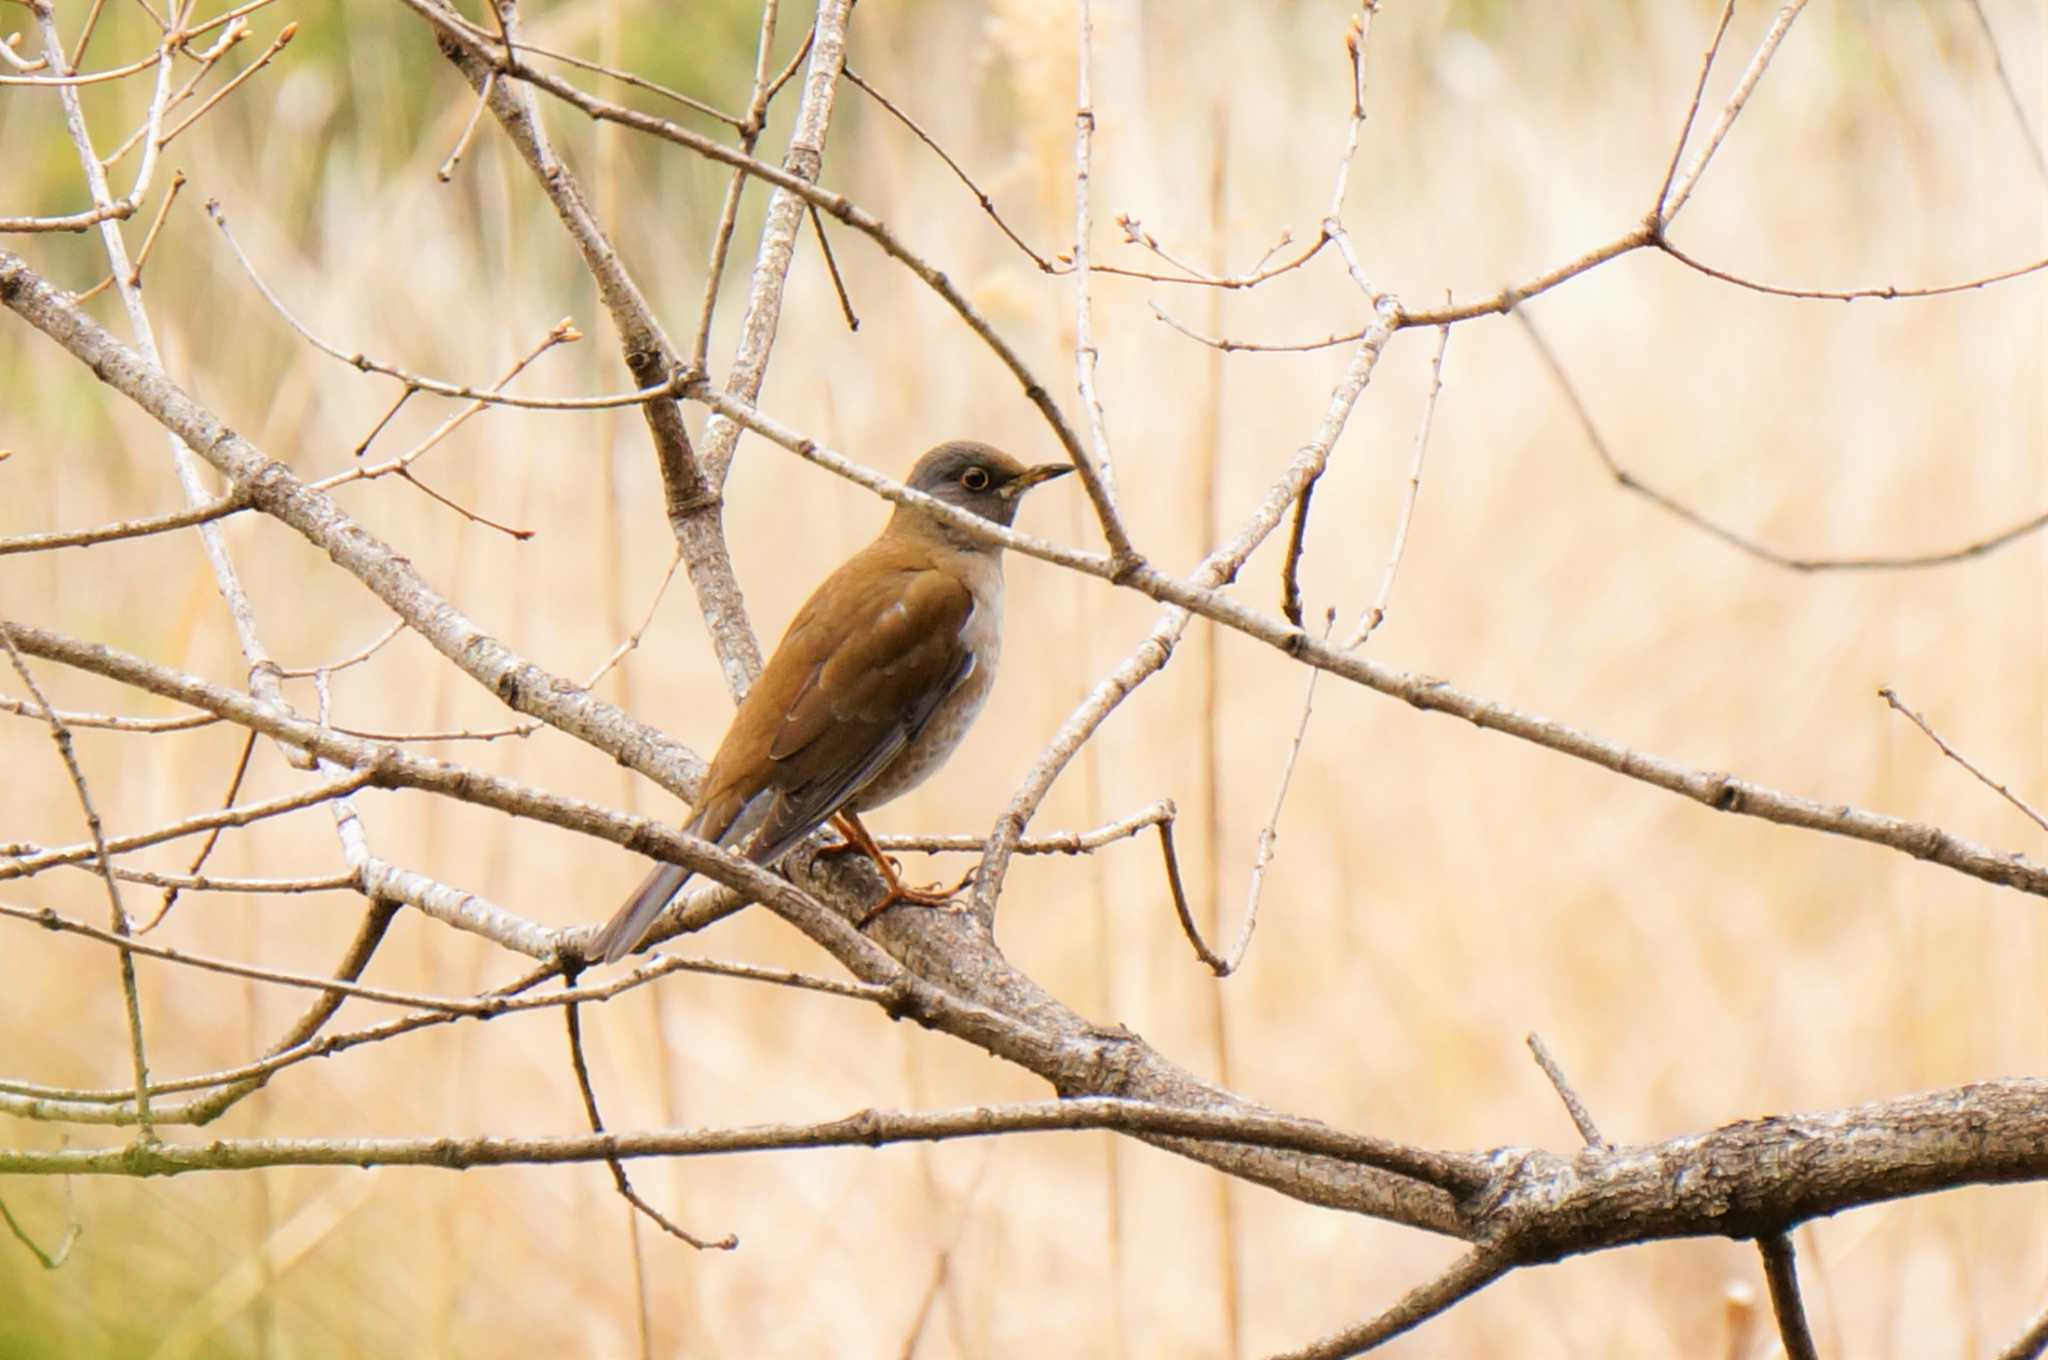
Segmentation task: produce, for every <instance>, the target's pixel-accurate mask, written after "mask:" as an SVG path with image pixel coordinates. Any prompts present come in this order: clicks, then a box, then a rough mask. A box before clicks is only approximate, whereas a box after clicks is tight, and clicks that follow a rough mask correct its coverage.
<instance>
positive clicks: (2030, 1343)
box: [1998, 1308, 2048, 1360]
mask: <svg viewBox="0 0 2048 1360" xmlns="http://www.w3.org/2000/svg"><path fill="white" fill-rule="evenodd" d="M2044 1353H2048V1308H2043V1309H2042V1310H2041V1311H2040V1312H2039V1313H2037V1314H2035V1316H2034V1320H2033V1321H2032V1322H2030V1323H2028V1324H2027V1328H2026V1330H2025V1331H2023V1332H2021V1333H2020V1334H2019V1335H2018V1336H2016V1337H2014V1338H2013V1339H2012V1344H2011V1345H2010V1346H2007V1347H2006V1348H2005V1349H2004V1350H2002V1351H2000V1352H1999V1353H1998V1360H2041V1356H2042V1355H2043V1354H2044Z"/></svg>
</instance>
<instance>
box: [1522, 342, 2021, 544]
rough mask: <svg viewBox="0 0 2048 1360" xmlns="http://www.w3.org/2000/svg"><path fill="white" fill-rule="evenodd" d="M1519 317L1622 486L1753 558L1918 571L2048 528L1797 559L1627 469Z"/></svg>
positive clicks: (1545, 346)
mask: <svg viewBox="0 0 2048 1360" xmlns="http://www.w3.org/2000/svg"><path fill="white" fill-rule="evenodd" d="M1514 316H1515V319H1516V320H1517V321H1519V322H1521V323H1522V329H1523V331H1524V333H1525V334H1527V335H1528V337H1529V342H1530V344H1531V345H1533V346H1534V347H1535V349H1536V353H1537V355H1538V357H1540V358H1541V359H1542V360H1543V364H1544V366H1545V367H1546V368H1548V369H1549V370H1550V375H1551V377H1552V378H1554V379H1555V380H1556V381H1557V385H1558V390H1559V391H1560V392H1562V393H1563V394H1564V399H1565V401H1566V403H1567V404H1569V405H1570V406H1571V408H1572V414H1573V415H1575V416H1576V417H1577V418H1578V422H1579V428H1580V429H1581V430H1583V431H1584V432H1585V435H1586V442H1587V443H1588V444H1589V445H1590V446H1591V447H1592V450H1593V454H1594V456H1595V457H1597V458H1598V459H1599V460H1600V464H1601V466H1602V467H1604V468H1606V470H1607V473H1608V475H1609V476H1611V477H1613V478H1614V481H1615V484H1616V485H1617V486H1619V487H1621V488H1622V489H1623V490H1625V491H1632V492H1634V493H1635V494H1636V495H1638V496H1641V497H1642V498H1643V499H1644V500H1646V501H1648V502H1650V503H1651V504H1652V505H1654V506H1656V507H1657V508H1658V509H1660V510H1663V511H1664V512H1666V513H1667V514H1670V515H1675V516H1676V517H1677V518H1679V519H1681V520H1683V521H1685V522H1686V523H1687V524H1690V525H1692V526H1693V527H1694V528H1696V529H1698V530H1700V531H1701V532H1702V533H1705V534H1707V535H1709V536H1710V537H1713V538H1717V539H1719V540H1721V541H1722V542H1723V543H1726V544H1727V545H1728V546H1729V547H1731V548H1734V549H1736V550H1738V551H1740V552H1743V553H1747V554H1748V555H1749V556H1751V557H1754V558H1757V559H1758V560H1760V561H1764V562H1768V563H1770V564H1771V565H1772V566H1774V567H1783V568H1784V569H1786V570H1787V571H1797V572H1825V571H1914V570H1919V569H1922V568H1927V567H1944V566H1949V565H1951V564H1953V563H1956V562H1965V561H1968V560H1970V559H1971V558H1975V557H1982V556H1984V555H1985V554H1987V553H1990V552H1994V551H1996V550H1997V549H1999V548H2003V547H2005V546H2006V545H2007V544H2009V543H2012V542H2015V541H2017V540H2018V539H2022V538H2025V537H2026V536H2028V535H2029V534H2032V533H2035V532H2036V531H2038V530H2040V529H2041V528H2042V527H2044V526H2048V510H2044V511H2042V512H2041V513H2040V514H2038V515H2034V516H2032V517H2031V518H2029V519H2025V520H2022V521H2021V522H2020V523H2018V524H2015V525H2012V526H2010V527H2008V528H2005V529H2001V530H2000V531H1999V532H1997V533H1995V534H1992V535H1990V536H1989V537H1987V538H1979V539H1973V540H1972V541H1970V542H1968V543H1965V544H1964V545H1962V546H1961V547H1959V548H1945V549H1942V550H1940V551H1937V552H1930V553H1911V554H1886V555H1876V556H1867V557H1795V556H1793V555H1792V554H1790V553H1786V552H1782V551H1780V550H1779V549H1777V548H1774V547H1772V546H1771V545H1770V544H1768V543H1763V542H1760V541H1758V540H1757V539H1754V538H1751V537H1749V536H1748V535H1746V534H1742V533H1738V532H1737V531H1736V530H1734V529H1730V528H1728V527H1727V526H1726V525H1724V524H1721V523H1719V522H1718V521H1716V520H1712V519H1709V518H1708V517H1707V516H1705V515H1703V514H1701V513H1700V512H1699V511H1697V510H1695V509H1693V508H1692V507H1691V506H1689V505H1687V504H1685V503H1684V502H1683V501H1680V500H1678V499H1676V498H1675V497H1673V496H1670V495H1667V494H1666V493H1665V492H1663V491H1660V490H1658V489H1657V488H1656V487H1653V486H1651V485H1650V484H1649V483H1647V482H1645V481H1643V480H1642V478H1640V477H1638V476H1636V475H1635V474H1634V473H1633V472H1630V471H1629V470H1628V469H1627V468H1625V467H1623V466H1622V465H1621V463H1620V461H1619V460H1618V459H1616V458H1615V456H1614V451H1613V450H1612V449H1611V448H1610V447H1609V446H1608V443H1607V440H1606V438H1605V436H1603V435H1602V434H1601V433H1600V427H1599V426H1598V425H1596V424H1595V423H1594V421H1593V413H1592V412H1591V411H1590V410H1589V409H1588V408H1587V406H1586V403H1585V401H1584V399H1583V398H1581V397H1580V396H1579V390H1578V387H1577V386H1576V384H1574V383H1573V382H1572V379H1571V375H1570V374H1569V373H1567V372H1566V371H1565V367H1564V363H1563V361H1562V360H1560V359H1559V358H1558V356H1557V352H1556V351H1555V350H1553V349H1551V347H1550V344H1549V342H1548V341H1547V340H1545V339H1544V337H1543V333H1542V332H1541V331H1539V330H1538V329H1537V328H1536V323H1535V321H1534V320H1533V319H1532V318H1531V317H1530V315H1529V312H1528V310H1527V309H1526V308H1521V307H1518V308H1516V309H1515V311H1514Z"/></svg>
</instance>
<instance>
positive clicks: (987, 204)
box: [844, 66, 1062, 274]
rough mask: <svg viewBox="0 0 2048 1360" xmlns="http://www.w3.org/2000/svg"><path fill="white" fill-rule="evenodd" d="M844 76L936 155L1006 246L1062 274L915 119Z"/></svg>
mask: <svg viewBox="0 0 2048 1360" xmlns="http://www.w3.org/2000/svg"><path fill="white" fill-rule="evenodd" d="M844 74H845V76H846V79H847V80H848V81H849V82H850V83H851V84H852V85H853V86H854V88H856V89H858V90H860V91H862V92H863V93H865V94H866V95H867V97H868V98H870V99H872V100H874V101H875V102H876V103H877V104H880V105H881V106H882V107H883V108H884V109H886V110H887V111H888V112H889V115H890V116H891V117H892V118H894V119H895V120H896V121H897V122H899V123H901V124H903V126H905V127H907V128H909V129H910V131H911V134H912V135H913V136H915V137H916V138H917V139H918V140H919V141H920V142H923V143H924V144H925V145H926V146H927V147H929V148H931V150H932V153H933V154H934V155H936V156H937V157H938V158H939V159H940V160H942V161H944V162H945V163H946V168H947V169H948V170H951V171H952V172H953V174H954V177H955V178H957V179H958V180H959V181H960V182H961V183H962V184H964V185H966V186H967V191H968V192H969V193H971V194H973V195H974V201H975V202H977V203H979V204H980V205H981V210H982V211H983V212H985V213H987V214H988V218H989V220H990V221H991V222H994V223H995V224H996V229H997V230H998V231H1000V232H1002V233H1003V235H1005V236H1007V237H1009V238H1010V243H1011V244H1012V245H1014V246H1016V247H1017V249H1019V250H1021V251H1023V252H1024V254H1025V255H1026V256H1028V257H1029V258H1030V260H1031V262H1032V263H1033V264H1035V265H1037V266H1038V267H1039V269H1040V270H1041V271H1043V272H1044V273H1047V274H1056V273H1060V272H1062V271H1061V270H1060V269H1059V267H1058V266H1056V265H1054V264H1053V262H1052V261H1051V260H1048V259H1047V258H1045V256H1044V255H1041V254H1040V253H1039V252H1038V251H1036V250H1034V249H1032V247H1031V245H1030V243H1029V242H1027V241H1026V240H1025V239H1024V238H1023V237H1021V236H1019V235H1018V234H1017V233H1016V232H1015V231H1014V230H1012V228H1011V226H1010V224H1009V223H1008V222H1006V221H1004V220H1003V215H1002V214H1001V213H999V212H997V211H996V205H995V200H994V199H992V198H990V197H989V196H988V194H987V193H986V192H985V191H984V190H983V189H982V187H981V186H980V185H979V184H976V183H975V182H974V178H973V177H972V176H971V175H969V174H968V173H967V172H966V171H965V170H963V169H961V167H960V162H958V161H956V160H954V159H953V157H952V156H951V154H949V153H948V152H947V150H946V148H945V147H943V146H940V145H939V143H938V140H937V139H936V138H934V137H933V136H932V135H931V134H930V133H929V132H926V131H925V130H924V129H923V128H922V127H920V126H919V125H918V122H917V120H916V119H914V118H912V117H911V116H910V115H909V114H907V113H905V112H904V111H903V110H902V109H900V108H898V107H896V105H895V103H894V102H893V101H891V100H890V98H889V97H888V96H887V95H885V94H883V93H882V92H881V91H880V90H878V89H876V88H875V87H874V86H873V85H871V84H869V83H868V82H867V81H865V80H863V79H861V77H860V76H859V75H857V74H856V73H855V72H854V69H853V68H852V67H851V66H849V67H847V68H846V69H845V72H844Z"/></svg>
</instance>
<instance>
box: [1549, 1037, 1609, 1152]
mask: <svg viewBox="0 0 2048 1360" xmlns="http://www.w3.org/2000/svg"><path fill="white" fill-rule="evenodd" d="M1527 1043H1528V1045H1529V1051H1530V1052H1531V1053H1533V1054H1535V1055H1536V1065H1537V1066H1538V1067H1540V1068H1542V1069H1543V1075H1544V1076H1546V1077H1548V1078H1550V1084H1551V1086H1552V1087H1553V1088H1554V1089H1555V1090H1556V1091H1557V1098H1558V1099H1559V1100H1561V1101H1563V1102H1564V1108H1565V1113H1567V1114H1569V1115H1570V1116H1571V1117H1572V1124H1573V1125H1574V1126H1575V1127H1576V1128H1577V1129H1578V1131H1579V1137H1581V1138H1583V1139H1585V1140H1586V1146H1587V1147H1589V1148H1594V1149H1596V1150H1605V1149H1607V1148H1611V1147H1613V1146H1614V1144H1612V1143H1610V1142H1608V1141H1607V1140H1606V1139H1605V1138H1603V1137H1601V1135H1600V1126H1599V1125H1598V1124H1595V1123H1594V1122H1593V1112H1592V1111H1591V1110H1588V1109H1587V1108H1586V1102H1585V1101H1583V1100H1581V1099H1579V1093H1578V1091H1577V1090H1576V1089H1575V1088H1574V1087H1573V1086H1572V1084H1571V1080H1570V1079H1569V1078H1567V1077H1566V1076H1565V1074H1564V1068H1562V1067H1560V1066H1559V1065H1558V1062H1557V1059H1556V1058H1554V1057H1552V1056H1551V1054H1550V1047H1549V1045H1547V1044H1545V1043H1544V1042H1543V1036H1542V1035H1540V1034H1538V1033H1537V1032H1536V1031H1534V1030H1530V1031H1529V1036H1528V1039H1527Z"/></svg>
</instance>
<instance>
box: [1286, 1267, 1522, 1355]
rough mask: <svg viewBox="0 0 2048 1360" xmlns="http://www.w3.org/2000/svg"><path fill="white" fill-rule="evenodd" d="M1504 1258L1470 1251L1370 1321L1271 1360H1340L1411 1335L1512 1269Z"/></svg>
mask: <svg viewBox="0 0 2048 1360" xmlns="http://www.w3.org/2000/svg"><path fill="white" fill-rule="evenodd" d="M1514 1264H1515V1263H1514V1261H1513V1260H1512V1259H1511V1258H1510V1257H1508V1256H1507V1255H1506V1254H1505V1253H1503V1252H1501V1251H1498V1250H1495V1249H1493V1248H1488V1247H1474V1248H1473V1249H1472V1250H1471V1251H1469V1252H1467V1253H1465V1255H1463V1256H1461V1257H1459V1258H1458V1260H1457V1262H1456V1263H1455V1264H1454V1265H1452V1266H1451V1268H1450V1269H1449V1270H1446V1271H1445V1272H1444V1273H1443V1274H1441V1275H1439V1276H1437V1277H1436V1278H1435V1279H1434V1280H1431V1281H1430V1282H1429V1283H1427V1284H1422V1285H1417V1286H1416V1287H1415V1288H1413V1289H1411V1290H1409V1291H1408V1292H1407V1293H1406V1294H1404V1295H1402V1296H1401V1300H1400V1302H1398V1303H1396V1304H1395V1305H1394V1306H1393V1307H1391V1308H1389V1309H1387V1311H1385V1312H1384V1313H1381V1314H1380V1315H1379V1316H1378V1317H1376V1318H1374V1319H1372V1320H1371V1321H1370V1322H1362V1323H1360V1324H1359V1325H1358V1326H1356V1327H1348V1328H1346V1329H1345V1330H1343V1331H1341V1332H1336V1333H1333V1334H1331V1335H1329V1336H1326V1337H1324V1338H1323V1339H1322V1340H1320V1341H1317V1342H1315V1343H1314V1344H1312V1345H1308V1346H1304V1347H1302V1348H1301V1349H1300V1350H1295V1351H1284V1352H1281V1353H1280V1354H1278V1355H1275V1356H1273V1357H1272V1360H1342V1357H1344V1356H1349V1355H1358V1354H1361V1353H1363V1352H1365V1351H1369V1350H1372V1349H1374V1348H1375V1347H1378V1346H1383V1345H1385V1344H1386V1343H1387V1342H1389V1341H1391V1340H1393V1339H1394V1338H1395V1337H1397V1336H1399V1335H1401V1334H1402V1333H1403V1332H1408V1331H1412V1330H1414V1329H1415V1328H1417V1327H1419V1326H1421V1325H1422V1324H1423V1323H1425V1322H1427V1321H1429V1320H1430V1319H1431V1318H1433V1317H1435V1316H1436V1315H1437V1314H1439V1313H1441V1312H1443V1311H1445V1310H1446V1309H1448V1308H1450V1307H1451V1306H1452V1305H1453V1304H1457V1303H1461V1302H1463V1301H1464V1300H1466V1299H1468V1298H1470V1297H1471V1296H1472V1295H1474V1294H1476V1293H1478V1292H1479V1291H1480V1290H1482V1289H1484V1288H1486V1286H1488V1285H1490V1284H1492V1283H1493V1282H1494V1281H1495V1280H1497V1279H1499V1278H1500V1277H1501V1276H1503V1275H1505V1274H1507V1273H1508V1272H1509V1271H1510V1270H1512V1269H1514Z"/></svg>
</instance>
